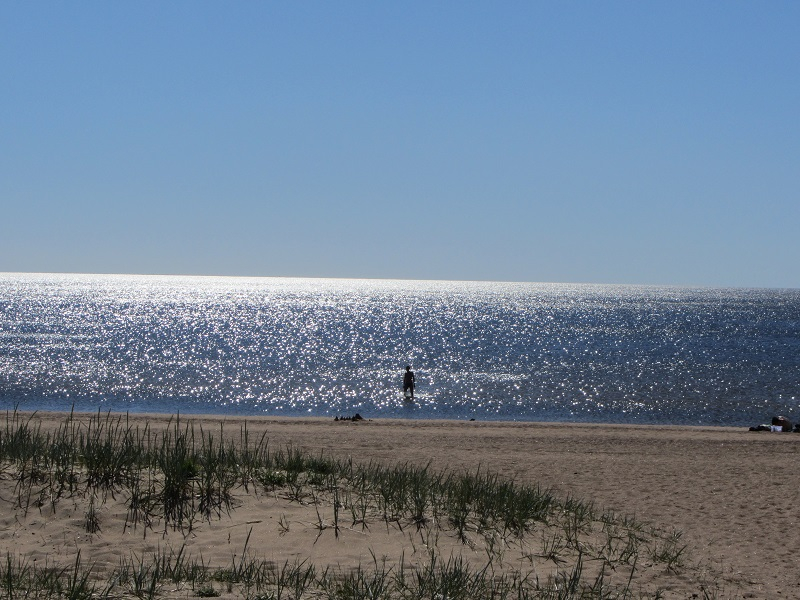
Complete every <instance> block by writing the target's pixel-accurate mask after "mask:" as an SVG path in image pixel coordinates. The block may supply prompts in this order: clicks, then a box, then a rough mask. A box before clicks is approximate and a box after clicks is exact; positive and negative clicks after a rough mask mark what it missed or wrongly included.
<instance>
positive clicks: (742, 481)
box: [0, 411, 800, 598]
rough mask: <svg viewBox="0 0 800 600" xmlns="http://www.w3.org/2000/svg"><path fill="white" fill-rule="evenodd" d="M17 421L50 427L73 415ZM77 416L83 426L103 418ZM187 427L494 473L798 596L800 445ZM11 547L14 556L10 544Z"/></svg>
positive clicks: (490, 429) (473, 426)
mask: <svg viewBox="0 0 800 600" xmlns="http://www.w3.org/2000/svg"><path fill="white" fill-rule="evenodd" d="M7 412H8V414H11V413H12V411H7ZM17 414H18V415H20V416H23V415H24V417H25V418H33V419H34V420H35V421H38V422H40V423H41V424H42V426H43V428H49V427H56V426H57V425H58V424H59V423H60V422H62V421H63V420H64V419H65V418H66V417H68V416H69V415H70V413H69V412H58V411H54V412H50V411H37V412H35V413H34V412H27V411H17ZM72 414H73V418H74V419H75V420H76V421H79V422H80V421H83V420H86V419H88V418H90V417H92V416H96V415H97V413H96V412H93V413H72ZM100 414H101V416H103V417H105V416H106V415H107V414H108V415H110V417H111V418H112V419H116V418H121V419H124V420H126V421H127V422H128V423H130V424H132V425H137V426H144V425H145V424H148V425H149V426H150V427H159V426H163V425H166V424H167V423H169V422H170V421H171V420H172V421H173V422H174V419H175V415H168V414H159V413H148V414H143V413H136V414H131V413H103V412H101V413H100ZM180 420H181V423H182V424H183V423H192V424H194V425H197V426H199V427H202V428H203V430H204V431H211V432H219V431H220V428H222V430H223V431H224V432H225V433H226V434H229V435H238V433H239V432H240V428H241V427H243V426H245V425H246V426H247V430H248V432H249V433H250V434H251V435H253V436H262V435H263V436H265V438H266V439H268V440H269V444H270V447H271V448H275V449H278V448H286V447H289V446H291V447H297V448H302V449H304V450H307V451H308V452H310V453H311V454H312V455H317V454H325V455H329V456H333V457H336V458H341V459H347V458H352V459H353V460H355V461H375V462H377V463H381V464H384V465H388V466H391V465H398V464H413V465H418V466H422V467H424V466H425V465H429V466H430V467H431V468H433V469H435V470H450V471H465V472H471V473H474V472H476V470H480V471H481V472H487V471H488V472H492V473H496V474H498V475H500V476H502V477H505V478H509V479H512V480H514V481H517V482H521V483H525V484H532V485H537V486H541V487H542V488H545V489H549V490H552V491H553V492H554V493H556V494H558V495H559V496H560V497H574V498H577V499H581V500H585V501H588V502H591V503H593V504H594V505H596V506H597V507H600V508H602V509H604V510H611V511H614V512H615V513H619V514H627V515H635V516H636V518H638V519H640V520H642V521H644V522H646V523H649V524H651V525H652V526H654V527H657V528H660V529H662V530H670V529H675V530H678V531H680V532H682V534H681V540H682V543H685V544H686V545H687V547H688V548H690V549H691V553H692V557H693V559H692V560H694V561H697V562H698V563H704V564H709V565H712V566H713V567H714V569H716V570H717V571H718V573H719V574H720V577H721V578H722V581H723V582H725V585H726V586H727V587H726V589H727V591H728V593H726V594H725V595H723V596H721V597H740V596H745V597H755V598H771V597H775V596H776V595H778V594H782V595H784V597H789V596H790V595H791V594H792V593H793V590H795V589H796V588H797V587H798V586H800V574H799V573H797V572H796V568H795V567H796V559H795V555H796V553H797V552H798V551H800V527H798V524H799V523H798V518H797V517H796V507H797V506H798V505H800V486H796V485H794V483H793V481H792V476H791V472H792V469H793V466H794V464H796V460H797V457H798V455H799V454H800V445H798V442H800V436H797V437H795V436H792V435H788V434H785V435H778V434H773V433H769V432H750V431H748V430H747V429H743V428H733V427H718V426H674V425H628V424H596V423H587V424H573V423H538V422H537V423H534V422H513V421H506V422H495V421H452V420H404V419H365V420H364V421H334V420H333V418H321V417H227V416H226V417H221V416H219V415H183V414H182V415H180ZM2 427H3V426H2V425H1V424H0V431H2ZM777 532H780V535H778V534H777ZM4 545H5V547H4V549H8V547H9V546H8V542H5V544H4ZM332 551H333V550H332ZM734 590H735V594H734V593H733V592H734ZM728 594H730V595H728ZM748 594H750V595H748Z"/></svg>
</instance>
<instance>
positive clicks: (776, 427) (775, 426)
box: [750, 416, 800, 431]
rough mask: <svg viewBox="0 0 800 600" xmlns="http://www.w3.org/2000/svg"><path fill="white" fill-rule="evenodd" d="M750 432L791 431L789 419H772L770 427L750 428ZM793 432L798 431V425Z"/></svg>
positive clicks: (779, 417)
mask: <svg viewBox="0 0 800 600" xmlns="http://www.w3.org/2000/svg"><path fill="white" fill-rule="evenodd" d="M750 431H793V429H792V422H791V421H790V420H789V419H787V418H786V417H782V416H778V417H772V425H758V426H756V427H751V428H750ZM794 431H800V423H799V424H798V425H797V427H795V428H794Z"/></svg>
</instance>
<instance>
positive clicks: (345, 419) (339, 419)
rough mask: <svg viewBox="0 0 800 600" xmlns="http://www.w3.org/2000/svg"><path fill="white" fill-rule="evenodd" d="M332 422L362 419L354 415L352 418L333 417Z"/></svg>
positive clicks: (362, 418) (358, 415)
mask: <svg viewBox="0 0 800 600" xmlns="http://www.w3.org/2000/svg"><path fill="white" fill-rule="evenodd" d="M333 420H334V421H363V420H364V417H362V416H361V415H360V414H358V413H356V414H354V415H353V416H352V417H334V418H333Z"/></svg>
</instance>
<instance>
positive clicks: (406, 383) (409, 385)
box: [403, 365, 414, 400]
mask: <svg viewBox="0 0 800 600" xmlns="http://www.w3.org/2000/svg"><path fill="white" fill-rule="evenodd" d="M409 390H411V399H412V400H413V399H414V371H412V370H411V366H410V365H408V366H406V372H405V373H404V374H403V394H404V395H405V396H406V397H408V391H409Z"/></svg>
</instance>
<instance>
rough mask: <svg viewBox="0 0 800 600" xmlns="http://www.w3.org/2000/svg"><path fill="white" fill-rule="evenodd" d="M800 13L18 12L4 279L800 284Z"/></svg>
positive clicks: (720, 5) (193, 5) (668, 5)
mask: <svg viewBox="0 0 800 600" xmlns="http://www.w3.org/2000/svg"><path fill="white" fill-rule="evenodd" d="M798 31H800V3H797V2H794V1H792V2H780V1H775V2H755V1H752V2H737V1H735V0H726V1H720V2H715V1H701V2H697V1H694V0H692V1H670V2H639V1H636V2H634V1H631V2H618V1H608V2H588V1H587V2H570V1H565V2H396V3H393V2H313V1H309V2H201V1H191V2H135V3H134V2H127V3H126V2H100V1H86V2H70V3H68V2H4V3H2V4H0V77H2V81H3V92H2V94H0V197H2V207H3V208H2V218H0V271H22V272H25V271H32V272H89V273H92V272H94V273H165V274H204V275H253V276H309V277H367V278H403V279H457V280H458V279H462V280H505V281H552V282H597V283H645V284H646V283H653V284H678V285H709V286H738V287H750V286H755V287H795V288H796V287H800V35H797V32H798Z"/></svg>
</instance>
